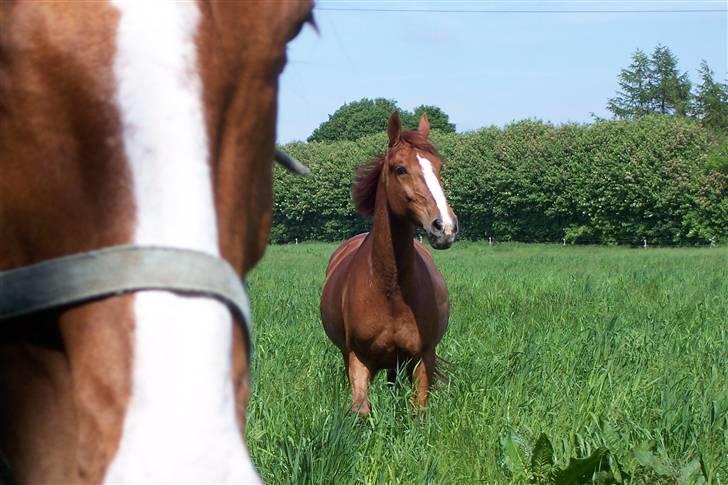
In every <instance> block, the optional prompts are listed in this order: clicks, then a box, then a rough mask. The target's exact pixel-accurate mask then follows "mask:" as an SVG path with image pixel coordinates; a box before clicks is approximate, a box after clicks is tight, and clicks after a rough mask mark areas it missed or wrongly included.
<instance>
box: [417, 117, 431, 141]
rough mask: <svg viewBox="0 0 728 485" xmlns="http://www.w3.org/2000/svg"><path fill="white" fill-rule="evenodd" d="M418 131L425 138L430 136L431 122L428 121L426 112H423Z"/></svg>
mask: <svg viewBox="0 0 728 485" xmlns="http://www.w3.org/2000/svg"><path fill="white" fill-rule="evenodd" d="M417 131H419V132H420V133H421V134H422V136H424V137H425V138H427V137H428V136H430V120H428V119H427V113H425V112H424V111H423V112H422V116H420V124H419V125H418V126H417Z"/></svg>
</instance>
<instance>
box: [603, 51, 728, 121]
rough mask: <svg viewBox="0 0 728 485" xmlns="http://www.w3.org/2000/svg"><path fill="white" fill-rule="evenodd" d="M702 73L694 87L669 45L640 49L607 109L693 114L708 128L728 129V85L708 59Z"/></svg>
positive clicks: (619, 113) (623, 114)
mask: <svg viewBox="0 0 728 485" xmlns="http://www.w3.org/2000/svg"><path fill="white" fill-rule="evenodd" d="M698 75H699V79H700V81H699V83H698V84H697V85H696V86H694V87H693V86H692V84H691V82H690V78H689V76H688V74H687V73H686V72H683V73H681V72H680V70H679V69H678V60H677V58H676V57H675V55H674V54H673V53H672V52H671V51H670V49H669V48H668V47H666V46H663V45H658V46H657V47H655V49H654V50H653V52H652V54H651V55H649V56H648V55H647V54H646V53H645V52H644V51H642V50H640V49H637V50H636V51H635V52H634V54H632V63H631V64H630V65H629V66H628V67H626V68H624V69H622V71H621V72H620V74H619V88H620V90H619V91H618V92H617V95H616V96H615V97H613V98H611V99H609V101H608V102H607V109H608V110H609V111H610V112H611V113H612V114H613V115H614V116H615V117H616V118H618V119H628V120H629V119H635V118H639V117H640V116H646V115H650V114H661V115H677V116H689V117H692V118H695V119H698V120H700V121H701V122H702V123H703V125H704V126H705V127H706V128H709V129H711V130H714V131H716V132H722V133H723V134H725V133H728V85H726V83H722V82H718V81H716V80H715V77H714V73H713V71H712V70H711V69H710V66H708V63H707V62H706V61H705V60H703V61H702V62H701V64H700V69H699V71H698Z"/></svg>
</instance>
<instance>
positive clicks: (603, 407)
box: [247, 243, 728, 484]
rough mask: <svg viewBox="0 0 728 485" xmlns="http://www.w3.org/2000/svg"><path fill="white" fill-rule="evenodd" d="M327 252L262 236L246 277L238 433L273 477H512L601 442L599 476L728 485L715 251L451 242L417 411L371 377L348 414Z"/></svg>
mask: <svg viewBox="0 0 728 485" xmlns="http://www.w3.org/2000/svg"><path fill="white" fill-rule="evenodd" d="M334 248H335V245H332V244H302V245H297V246H296V245H290V246H272V247H270V248H269V249H268V253H267V255H266V257H265V259H264V261H263V262H262V263H261V264H260V265H259V267H258V268H257V269H256V270H254V271H253V272H252V274H251V275H250V279H249V284H250V293H251V298H252V306H253V314H254V318H255V358H254V387H253V393H252V397H251V401H250V406H249V408H248V413H249V421H248V429H247V440H248V445H249V447H250V451H251V454H252V456H253V459H254V461H255V463H256V464H257V466H258V469H259V470H260V472H261V474H262V476H263V478H264V479H265V480H266V481H267V482H269V483H337V484H339V483H523V482H525V481H528V480H530V479H533V478H534V476H533V473H532V472H531V471H530V467H529V464H530V463H531V461H532V457H531V453H532V451H533V448H534V445H535V443H536V442H537V440H538V438H539V436H540V435H541V433H544V434H545V436H546V437H547V438H548V440H549V441H550V443H551V444H552V446H553V457H554V461H555V466H557V467H560V468H564V467H566V465H567V462H568V461H569V459H570V458H574V457H582V456H586V455H589V454H590V453H592V452H593V451H594V450H596V449H597V448H599V447H605V448H606V449H608V450H609V463H608V465H610V468H611V470H612V472H613V473H612V475H613V477H611V478H610V479H611V480H617V481H621V482H625V483H703V482H709V483H728V456H727V455H728V431H727V430H728V339H727V334H728V249H726V248H709V249H708V248H706V249H647V250H643V249H626V248H601V247H572V246H566V247H563V246H548V245H499V246H492V247H491V246H488V245H486V244H483V243H460V244H456V245H455V247H453V248H452V249H450V250H448V251H442V252H436V253H435V257H436V260H437V262H438V265H439V267H440V269H441V271H442V272H443V274H444V276H445V279H446V281H447V283H448V287H449V289H450V301H451V316H450V326H449V329H448V332H447V333H446V335H445V337H444V339H443V341H442V343H441V344H440V346H439V347H438V354H439V355H440V356H442V357H444V358H445V359H446V360H447V361H449V363H450V365H449V382H448V383H447V384H440V385H438V386H437V387H436V388H435V389H434V391H433V393H432V397H431V401H430V406H429V408H428V411H427V412H426V413H423V414H420V415H415V414H413V410H412V406H411V405H410V397H411V389H410V387H409V385H408V382H407V379H406V377H404V376H401V377H402V379H401V380H402V383H401V385H399V386H390V385H388V384H387V383H386V379H384V375H380V376H378V378H377V380H376V381H375V382H374V384H373V386H372V387H371V389H370V399H371V401H372V409H373V413H372V415H371V417H369V418H366V419H362V418H355V417H353V416H350V415H349V414H348V413H347V409H348V406H349V403H350V390H349V386H348V383H347V380H346V376H345V375H344V371H343V363H342V359H341V355H340V353H339V352H338V350H337V349H336V348H335V347H334V346H333V345H332V344H331V343H330V342H329V341H328V339H327V338H326V335H325V334H324V332H323V329H322V327H321V323H320V320H319V314H318V303H319V295H320V290H321V285H322V283H323V279H324V270H325V267H326V262H327V259H328V257H329V255H330V254H331V252H332V251H333V250H334Z"/></svg>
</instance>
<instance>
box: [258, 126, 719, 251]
mask: <svg viewBox="0 0 728 485" xmlns="http://www.w3.org/2000/svg"><path fill="white" fill-rule="evenodd" d="M432 138H433V142H434V143H435V145H436V146H437V147H438V149H439V151H440V154H441V155H442V158H443V160H444V165H443V172H442V179H443V184H444V187H445V192H446V195H447V197H448V200H449V202H450V204H451V206H452V207H453V209H454V210H455V212H456V213H457V215H458V219H459V222H460V226H461V232H460V235H459V237H460V236H461V237H462V238H466V239H484V238H485V239H487V238H488V237H493V238H495V239H496V240H501V241H507V240H514V241H531V242H539V241H542V242H543V241H550V242H557V241H558V242H560V241H561V240H562V239H566V241H567V242H570V243H604V244H641V243H642V241H643V239H647V240H648V244H650V245H653V244H656V245H691V244H710V243H711V242H715V243H725V242H728V197H726V193H727V191H728V173H723V172H721V171H718V170H714V169H712V168H710V167H709V165H708V163H707V162H708V154H709V153H710V147H711V145H712V143H713V141H712V134H711V132H710V131H709V130H708V129H706V128H705V127H703V126H702V125H701V124H700V123H699V122H698V121H697V120H693V119H689V118H685V117H675V116H662V115H650V116H643V117H640V118H638V119H635V120H605V121H602V122H598V123H593V124H589V125H584V124H565V125H560V126H554V125H551V124H549V123H544V122H540V121H532V120H527V121H521V122H517V123H513V124H511V125H508V126H506V127H504V128H498V127H490V128H485V129H482V130H478V131H474V132H469V133H462V134H457V133H443V132H440V131H433V133H432ZM386 146H387V137H386V133H376V134H374V135H369V136H365V137H362V138H359V139H358V140H354V141H350V140H344V141H337V142H330V143H322V142H311V143H292V144H288V145H285V146H283V147H282V148H283V149H284V150H285V151H286V152H288V153H290V154H291V155H292V156H294V157H296V158H298V159H299V160H301V161H302V162H304V163H305V164H307V165H308V166H309V167H310V168H311V175H310V177H294V176H291V175H289V174H287V173H286V172H284V171H283V170H276V171H275V173H274V194H275V198H274V207H273V227H272V229H271V239H272V240H273V241H274V242H293V241H295V240H296V239H298V240H299V241H305V240H319V241H340V240H342V239H345V238H348V237H351V236H352V235H354V234H357V233H360V232H363V231H366V230H368V227H369V222H368V221H365V220H364V219H362V218H361V217H359V216H358V215H357V214H356V212H355V211H354V208H353V206H352V202H351V184H352V175H353V173H354V170H355V168H356V167H357V166H358V165H360V164H361V163H363V162H364V161H366V160H368V159H370V158H372V157H374V156H376V155H377V154H380V153H382V152H383V151H384V150H385V148H386Z"/></svg>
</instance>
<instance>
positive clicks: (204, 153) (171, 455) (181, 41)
mask: <svg viewBox="0 0 728 485" xmlns="http://www.w3.org/2000/svg"><path fill="white" fill-rule="evenodd" d="M111 1H112V4H113V5H114V6H115V7H116V8H117V9H118V10H119V12H120V14H121V15H120V19H119V25H118V31H117V37H116V58H115V60H114V75H115V78H116V84H117V99H116V101H117V104H118V109H119V111H120V114H121V121H122V125H123V141H124V150H125V153H126V157H127V160H128V163H129V165H130V171H131V174H132V179H133V185H134V186H133V193H134V200H135V205H136V229H135V234H134V243H136V244H143V245H165V246H174V247H180V248H187V249H195V250H199V251H205V252H207V253H210V254H213V255H218V254H219V250H218V235H217V223H216V216H215V206H214V198H213V193H212V182H211V176H210V169H209V164H208V157H209V153H208V142H207V136H206V131H205V121H204V111H203V107H202V99H201V91H202V86H201V80H200V77H199V73H198V65H197V46H196V43H195V36H196V33H197V28H198V23H199V18H200V13H199V11H198V9H197V3H196V2H176V1H170V0H154V1H150V2H141V1H137V0H111ZM134 316H135V332H134V348H133V364H132V366H133V367H132V389H131V398H130V402H129V408H128V412H127V415H126V419H125V421H124V425H123V430H122V437H121V443H120V445H119V450H118V453H117V455H116V456H115V457H114V460H113V461H112V463H111V466H110V467H109V470H108V472H107V476H106V480H105V481H106V482H107V483H123V482H127V483H129V482H135V483H139V482H155V483H163V482H167V483H170V482H229V481H232V482H244V483H250V482H259V478H258V476H257V475H256V473H255V470H254V468H253V465H252V463H251V461H250V458H249V456H248V452H247V450H246V448H245V445H244V443H243V440H242V437H241V436H240V432H239V429H238V426H237V422H236V415H235V396H234V392H233V383H232V356H231V352H232V350H231V349H232V325H233V322H232V318H231V315H230V312H229V311H228V309H227V307H226V306H225V305H223V304H222V303H220V302H218V301H216V300H212V299H206V298H194V297H183V296H180V295H177V294H173V293H170V292H165V291H148V292H139V293H137V294H136V295H135V296H134Z"/></svg>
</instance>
